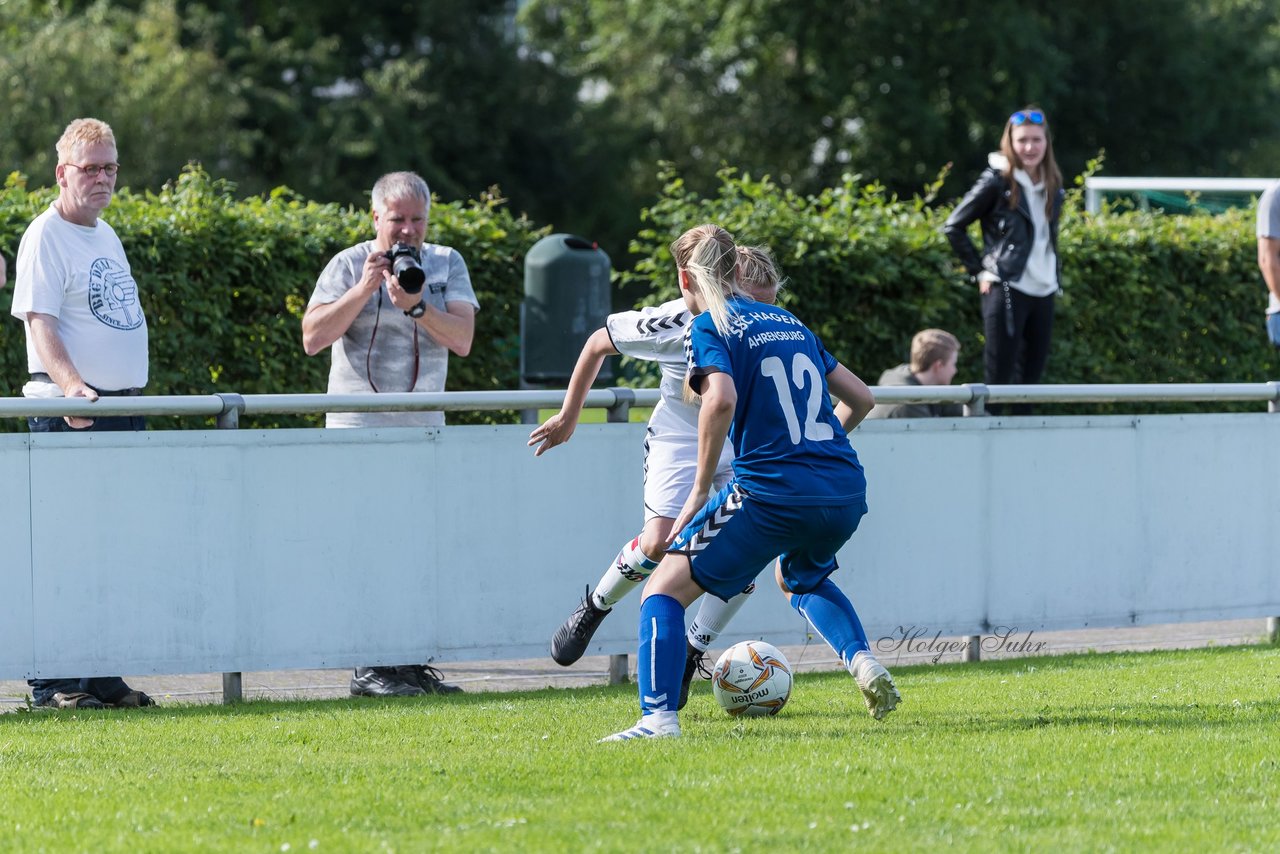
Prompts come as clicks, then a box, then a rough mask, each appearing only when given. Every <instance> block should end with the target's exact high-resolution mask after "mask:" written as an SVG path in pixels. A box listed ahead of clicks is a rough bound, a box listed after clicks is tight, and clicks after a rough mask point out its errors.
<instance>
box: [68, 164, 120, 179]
mask: <svg viewBox="0 0 1280 854" xmlns="http://www.w3.org/2000/svg"><path fill="white" fill-rule="evenodd" d="M67 165H68V166H74V167H76V168H77V169H79V170H80V171H81V172H83V173H84V174H86V175H88V176H89V177H90V178H97V177H98V176H99V175H100V174H102V173H103V172H105V173H107V177H108V178H114V177H116V173H117V172H119V171H120V164H119V163H86V164H85V165H83V166H81V165H80V164H79V163H68V164H67Z"/></svg>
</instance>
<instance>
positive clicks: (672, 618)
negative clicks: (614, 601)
mask: <svg viewBox="0 0 1280 854" xmlns="http://www.w3.org/2000/svg"><path fill="white" fill-rule="evenodd" d="M682 676H684V608H683V606H681V604H680V603H679V602H677V601H676V600H675V599H672V598H671V597H670V596H664V595H662V594H657V595H655V596H650V597H648V598H647V599H645V600H644V602H643V603H642V604H641V605H640V650H639V653H638V657H637V660H636V682H638V683H639V685H640V713H641V714H643V715H647V714H649V713H650V712H674V711H675V710H676V703H677V702H678V701H679V700H680V678H681V677H682Z"/></svg>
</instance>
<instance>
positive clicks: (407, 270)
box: [387, 243, 427, 294]
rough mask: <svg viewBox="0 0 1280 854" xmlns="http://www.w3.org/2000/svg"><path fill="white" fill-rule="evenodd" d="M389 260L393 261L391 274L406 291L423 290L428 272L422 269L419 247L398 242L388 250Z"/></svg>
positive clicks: (412, 292)
mask: <svg viewBox="0 0 1280 854" xmlns="http://www.w3.org/2000/svg"><path fill="white" fill-rule="evenodd" d="M387 260H388V261H390V262H391V275H393V276H395V277H396V279H397V280H398V281H399V282H400V287H402V288H404V292H405V293H407V294H417V293H421V292H422V284H423V282H425V281H426V280H427V274H426V273H424V272H423V271H422V256H421V255H419V254H418V247H416V246H410V245H409V244H408V243H397V244H396V245H395V246H392V247H391V249H389V250H388V251H387Z"/></svg>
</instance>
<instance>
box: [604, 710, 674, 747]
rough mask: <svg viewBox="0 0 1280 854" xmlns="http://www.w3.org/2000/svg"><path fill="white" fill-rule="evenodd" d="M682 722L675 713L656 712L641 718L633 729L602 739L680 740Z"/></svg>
mask: <svg viewBox="0 0 1280 854" xmlns="http://www.w3.org/2000/svg"><path fill="white" fill-rule="evenodd" d="M679 737H680V720H679V719H678V718H677V717H676V713H675V712H654V713H652V714H648V715H645V716H643V717H642V718H640V721H639V722H638V723H637V724H636V725H635V726H633V727H632V728H631V729H624V730H623V731H622V732H615V733H614V734H613V735H607V736H605V737H604V738H602V739H600V742H601V743H604V742H606V741H631V740H632V739H633V738H679Z"/></svg>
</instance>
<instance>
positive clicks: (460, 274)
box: [302, 172, 480, 427]
mask: <svg viewBox="0 0 1280 854" xmlns="http://www.w3.org/2000/svg"><path fill="white" fill-rule="evenodd" d="M430 208H431V195H430V191H429V190H428V189H427V184H426V182H425V181H423V180H422V178H420V177H418V176H417V175H416V174H414V173H412V172H392V173H390V174H388V175H383V176H382V177H381V178H379V179H378V182H377V183H376V184H374V186H373V228H374V232H375V235H376V236H375V237H374V239H373V240H367V241H365V242H363V243H358V244H356V245H355V246H352V247H350V248H348V249H344V250H343V251H341V252H339V253H338V254H337V255H335V256H334V257H333V259H332V260H331V261H330V262H329V264H328V266H326V267H325V268H324V272H322V273H321V274H320V278H319V280H318V281H317V282H316V290H315V293H313V294H312V295H311V301H310V302H309V303H308V304H307V311H306V314H305V315H304V316H303V318H302V346H303V349H305V350H306V352H307V355H309V356H314V355H316V354H317V353H319V352H320V351H321V350H323V349H324V348H326V347H329V346H330V345H332V347H333V365H332V367H331V368H330V369H329V393H330V394H374V393H376V392H406V391H425V392H435V391H444V383H445V376H446V375H447V373H448V370H449V353H450V352H452V353H455V354H456V355H458V356H466V355H467V354H468V353H470V352H471V341H472V337H473V336H474V334H475V313H476V311H478V310H479V308H480V304H479V303H478V302H476V295H475V292H474V291H473V290H472V289H471V277H470V275H469V274H468V273H467V265H466V262H464V261H463V260H462V256H461V255H459V254H458V252H457V251H456V250H454V249H452V248H450V247H448V246H437V245H436V244H433V243H424V242H423V240H424V238H425V237H426V232H427V214H428V213H429V211H430ZM393 248H396V249H397V253H396V264H397V269H402V268H404V266H405V265H406V264H408V265H409V266H408V272H401V273H400V274H399V275H395V274H393V269H392V261H391V259H390V258H389V257H388V253H389V252H391V251H392V249H393ZM413 252H416V253H417V255H418V258H417V259H413V257H412V253H413ZM415 266H416V267H418V268H419V269H414V267H415ZM402 280H403V281H402ZM415 280H416V281H415ZM414 285H417V286H418V287H417V288H414ZM443 423H444V414H443V413H441V412H331V413H329V415H328V418H327V419H326V421H325V424H326V426H329V427H420V426H436V425H440V424H443Z"/></svg>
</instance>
